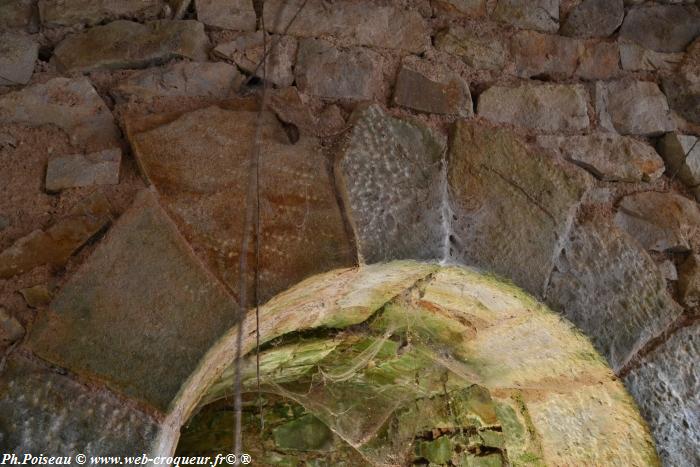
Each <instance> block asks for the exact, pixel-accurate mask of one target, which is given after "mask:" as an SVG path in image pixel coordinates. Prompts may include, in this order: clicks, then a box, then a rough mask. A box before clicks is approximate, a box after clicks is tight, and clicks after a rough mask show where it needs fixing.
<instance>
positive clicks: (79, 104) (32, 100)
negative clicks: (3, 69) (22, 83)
mask: <svg viewBox="0 0 700 467" xmlns="http://www.w3.org/2000/svg"><path fill="white" fill-rule="evenodd" d="M0 122H1V123H22V124H25V125H30V126H40V125H55V126H57V127H59V128H61V129H62V130H64V131H65V132H66V133H67V134H68V135H69V136H70V139H71V142H72V143H73V144H75V145H76V146H78V147H80V148H81V149H84V150H86V151H98V150H101V149H108V148H113V147H116V146H118V144H119V130H118V129H117V125H116V124H115V122H114V118H113V117H112V113H111V112H110V111H109V109H108V108H107V106H106V105H105V103H104V101H103V100H102V98H100V96H99V95H98V94H97V91H95V89H94V88H93V87H92V85H91V84H90V81H88V80H87V79H86V78H75V79H68V78H54V79H52V80H49V81H47V82H46V83H41V84H35V85H32V86H29V87H26V88H24V89H22V90H20V91H16V92H12V93H8V94H5V95H3V96H0Z"/></svg>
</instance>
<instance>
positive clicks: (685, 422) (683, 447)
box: [625, 322, 700, 465]
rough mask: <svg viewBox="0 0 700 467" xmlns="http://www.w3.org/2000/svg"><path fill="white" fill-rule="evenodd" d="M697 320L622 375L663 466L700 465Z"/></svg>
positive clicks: (699, 337)
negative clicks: (654, 442) (649, 431)
mask: <svg viewBox="0 0 700 467" xmlns="http://www.w3.org/2000/svg"><path fill="white" fill-rule="evenodd" d="M698 361H700V323H697V322H696V323H694V324H691V325H690V326H687V327H684V328H682V329H679V330H678V331H676V332H675V333H674V334H673V335H672V336H671V337H670V338H669V339H668V340H667V341H666V342H664V343H663V344H662V345H661V346H659V347H658V348H656V349H655V350H654V351H652V352H651V353H650V354H649V355H647V356H645V357H644V359H643V360H642V363H641V365H640V366H639V367H637V368H634V369H633V370H632V371H630V373H629V374H628V375H627V376H626V377H625V385H626V386H627V389H628V390H629V391H630V393H631V394H632V396H633V397H634V398H635V400H636V401H637V404H639V408H640V410H641V412H642V415H643V416H644V418H645V419H646V420H647V421H648V422H649V425H651V431H652V434H653V435H654V439H655V441H656V448H657V450H658V452H659V456H660V457H661V460H662V461H663V463H664V465H698V464H700V450H698V446H700V433H698V431H697V430H695V429H694V427H697V426H700V410H698V409H700V370H699V367H698V365H697V362H698Z"/></svg>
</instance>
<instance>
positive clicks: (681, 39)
mask: <svg viewBox="0 0 700 467" xmlns="http://www.w3.org/2000/svg"><path fill="white" fill-rule="evenodd" d="M698 34H700V13H699V12H698V9H697V7H695V6H682V5H650V6H643V7H639V8H632V9H630V11H629V12H628V13H627V16H625V20H624V22H623V23H622V28H620V38H622V39H625V40H630V41H634V42H636V43H638V44H639V45H641V46H643V47H646V48H647V49H651V50H656V51H657V52H682V51H683V50H685V48H686V47H688V45H689V44H690V43H691V42H692V41H693V39H695V37H697V35H698Z"/></svg>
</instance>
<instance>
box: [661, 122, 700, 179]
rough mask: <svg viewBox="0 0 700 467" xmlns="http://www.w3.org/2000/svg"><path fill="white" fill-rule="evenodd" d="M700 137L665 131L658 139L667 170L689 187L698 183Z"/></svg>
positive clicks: (699, 172) (699, 173)
mask: <svg viewBox="0 0 700 467" xmlns="http://www.w3.org/2000/svg"><path fill="white" fill-rule="evenodd" d="M698 141H700V138H698V137H696V136H691V135H681V134H679V133H675V132H673V133H666V134H665V135H664V137H663V138H661V139H660V140H659V143H658V149H659V153H660V154H661V155H662V156H663V158H664V161H666V166H667V167H668V172H669V173H670V174H671V175H672V176H674V177H678V178H679V179H680V180H681V181H682V182H683V183H685V184H686V185H688V186H689V187H696V186H698V185H700V144H698Z"/></svg>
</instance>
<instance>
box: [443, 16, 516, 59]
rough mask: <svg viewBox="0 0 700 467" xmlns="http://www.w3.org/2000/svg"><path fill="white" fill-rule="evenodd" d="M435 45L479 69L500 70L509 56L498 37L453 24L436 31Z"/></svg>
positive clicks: (506, 48)
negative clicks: (484, 34)
mask: <svg viewBox="0 0 700 467" xmlns="http://www.w3.org/2000/svg"><path fill="white" fill-rule="evenodd" d="M435 47H436V48H437V49H438V50H441V51H444V52H447V53H450V54H452V55H456V56H458V57H459V58H461V59H462V60H463V61H464V63H466V64H467V65H468V66H469V67H471V68H475V69H479V70H481V69H483V70H502V69H503V68H504V67H505V66H506V63H507V62H508V59H509V56H510V55H509V52H508V47H506V46H505V45H504V42H503V40H502V39H501V38H500V37H498V36H496V35H489V36H483V35H481V34H477V33H476V32H474V31H473V30H471V29H468V28H463V27H459V26H454V25H453V26H450V27H449V28H448V29H445V30H443V31H440V32H438V34H437V35H436V37H435Z"/></svg>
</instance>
